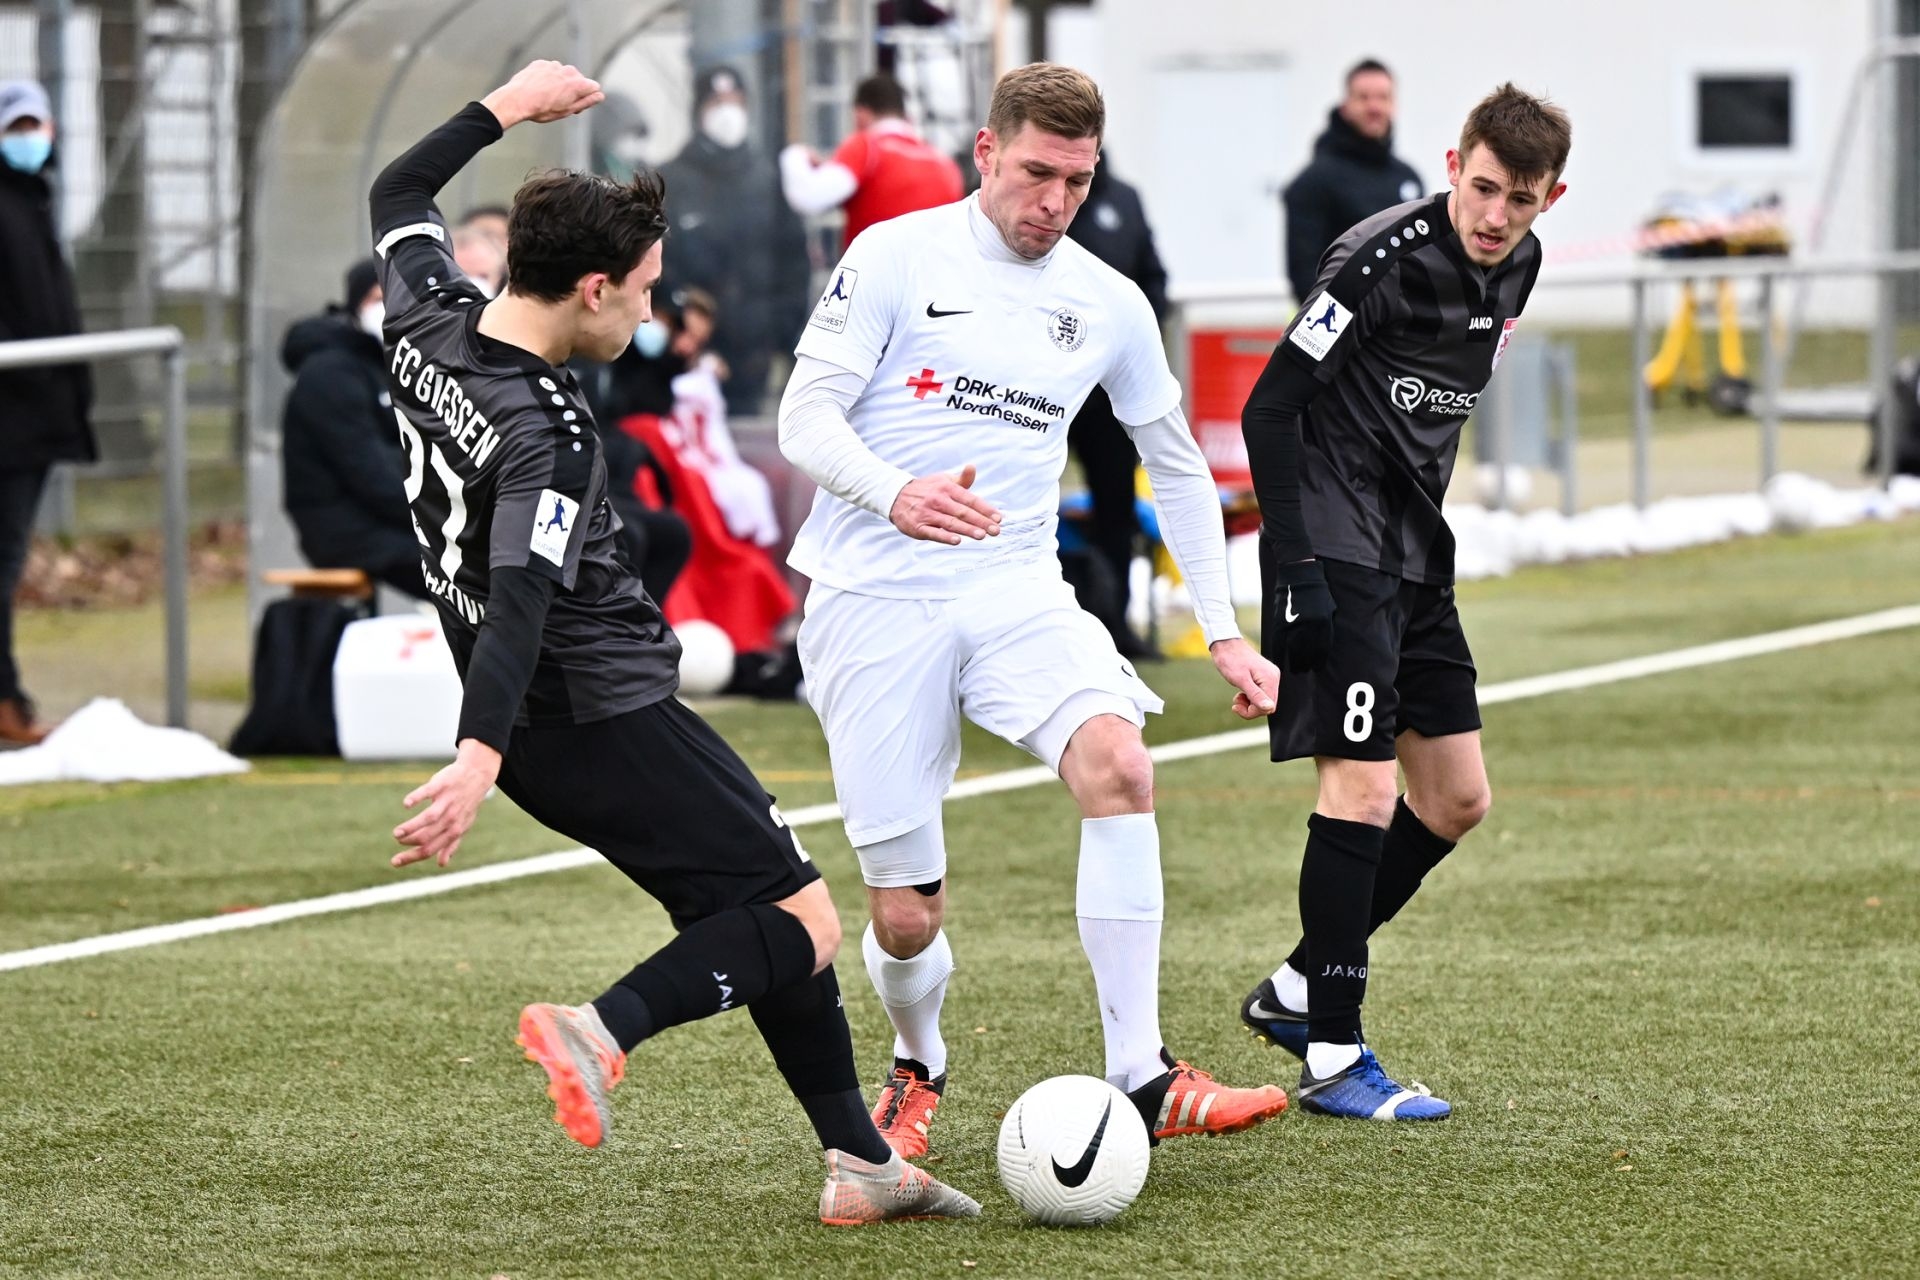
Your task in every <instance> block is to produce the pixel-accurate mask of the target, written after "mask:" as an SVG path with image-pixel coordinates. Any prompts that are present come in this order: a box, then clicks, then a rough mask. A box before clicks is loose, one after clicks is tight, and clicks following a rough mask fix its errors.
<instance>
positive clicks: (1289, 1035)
mask: <svg viewBox="0 0 1920 1280" xmlns="http://www.w3.org/2000/svg"><path fill="white" fill-rule="evenodd" d="M1240 1021H1242V1022H1244V1023H1246V1024H1247V1030H1249V1031H1251V1032H1253V1038H1254V1039H1256V1040H1259V1041H1262V1042H1264V1043H1266V1044H1270V1045H1275V1046H1277V1047H1279V1048H1282V1049H1285V1050H1286V1051H1287V1052H1288V1053H1290V1054H1292V1055H1293V1056H1294V1057H1296V1058H1299V1059H1301V1060H1302V1061H1305V1059H1306V1056H1307V1015H1306V1014H1304V1013H1297V1012H1295V1011H1294V1010H1292V1009H1289V1008H1287V1006H1285V1005H1284V1004H1281V1003H1280V997H1279V995H1278V994H1276V993H1275V991H1274V989H1273V979H1272V978H1263V979H1261V982H1260V985H1259V986H1257V987H1255V988H1254V989H1253V990H1252V991H1251V992H1249V993H1248V994H1247V998H1246V999H1245V1000H1242V1001H1241V1002H1240Z"/></svg>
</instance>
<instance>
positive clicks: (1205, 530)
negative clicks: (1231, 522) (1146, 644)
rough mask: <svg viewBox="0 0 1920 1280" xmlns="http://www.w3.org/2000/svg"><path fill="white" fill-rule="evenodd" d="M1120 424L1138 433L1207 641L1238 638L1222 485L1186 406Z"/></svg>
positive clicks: (1165, 528) (1166, 536)
mask: <svg viewBox="0 0 1920 1280" xmlns="http://www.w3.org/2000/svg"><path fill="white" fill-rule="evenodd" d="M1121 425H1122V426H1125V427H1126V431H1127V434H1128V435H1130V436H1132V437H1133V446H1134V448H1136V449H1138V450H1139V451H1140V463H1141V465H1142V466H1144V467H1146V469H1147V479H1149V480H1151V481H1152V482H1153V505H1154V506H1155V507H1157V508H1159V511H1160V538H1161V541H1163V542H1165V543H1166V544H1167V550H1168V551H1171V552H1172V553H1173V562H1174V563H1175V564H1177V565H1179V566H1180V572H1181V574H1182V575H1183V576H1184V577H1185V578H1186V580H1187V590H1188V592H1189V593H1190V594H1191V595H1192V597H1193V614H1194V617H1195V618H1197V619H1199V622H1200V630H1201V633H1202V634H1203V635H1205V636H1206V638H1207V643H1208V644H1213V643H1214V642H1215V641H1217V640H1235V639H1238V638H1239V636H1240V622H1239V619H1238V618H1236V617H1235V616H1234V612H1233V595H1232V592H1231V591H1230V590H1229V589H1228V585H1227V530H1226V525H1225V523H1224V522H1223V521H1222V520H1221V518H1220V489H1219V486H1218V485H1216V484H1215V483H1214V480H1213V470H1212V469H1211V468H1210V467H1208V466H1207V458H1206V455H1205V454H1203V453H1201V452H1200V446H1199V444H1198V443H1197V442H1195V440H1194V438H1193V431H1192V429H1191V428H1189V427H1188V426H1187V415H1186V412H1185V411H1184V410H1182V409H1181V408H1180V406H1179V405H1175V406H1174V407H1173V411H1172V412H1170V413H1168V414H1167V415H1166V416H1164V417H1161V418H1156V419H1154V420H1153V421H1152V422H1143V423H1141V424H1139V425H1138V426H1127V424H1125V423H1122V424H1121Z"/></svg>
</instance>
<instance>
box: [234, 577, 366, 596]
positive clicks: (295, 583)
mask: <svg viewBox="0 0 1920 1280" xmlns="http://www.w3.org/2000/svg"><path fill="white" fill-rule="evenodd" d="M260 580H261V581H262V582H264V583H266V584H267V585H268V586H271V587H288V588H291V589H292V591H293V594H294V595H295V597H297V598H301V599H321V600H371V599H373V579H372V578H369V577H368V576H367V575H366V574H365V573H364V572H362V571H361V570H359V569H268V570H267V571H266V572H265V573H262V574H261V575H260Z"/></svg>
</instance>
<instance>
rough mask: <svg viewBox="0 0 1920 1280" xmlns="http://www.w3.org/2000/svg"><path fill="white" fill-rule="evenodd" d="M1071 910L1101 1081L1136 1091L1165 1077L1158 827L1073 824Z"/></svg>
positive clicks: (1139, 819) (1141, 819) (1140, 819)
mask: <svg viewBox="0 0 1920 1280" xmlns="http://www.w3.org/2000/svg"><path fill="white" fill-rule="evenodd" d="M1076 897H1077V902H1076V909H1077V911H1078V914H1079V917H1080V945H1081V946H1082V947H1084V948H1085V949H1086V952H1087V959H1088V961H1089V962H1091V963H1092V965H1093V986H1094V991H1095V992H1096V993H1097V994H1098V996H1099V997H1100V1031H1101V1033H1102V1034H1103V1035H1104V1036H1105V1037H1106V1043H1107V1072H1106V1075H1107V1079H1108V1080H1109V1081H1111V1082H1112V1083H1113V1084H1114V1085H1115V1086H1117V1087H1118V1088H1120V1089H1122V1090H1132V1089H1137V1088H1139V1087H1140V1086H1141V1085H1143V1084H1145V1083H1146V1082H1147V1081H1149V1080H1151V1079H1153V1078H1154V1077H1156V1076H1160V1075H1164V1074H1166V1070H1167V1066H1166V1063H1165V1062H1163V1061H1161V1058H1160V1050H1161V1048H1162V1047H1163V1045H1164V1043H1165V1042H1164V1041H1163V1040H1162V1039H1161V1038H1160V918H1161V915H1162V913H1163V905H1162V904H1163V897H1162V891H1161V886H1160V828H1159V826H1158V825H1157V824H1156V823H1155V822H1154V817H1153V815H1152V814H1150V813H1127V814H1121V815H1119V816H1118V817H1113V818H1086V819H1083V820H1082V821H1081V823H1080V875H1079V886H1078V893H1077V895H1076Z"/></svg>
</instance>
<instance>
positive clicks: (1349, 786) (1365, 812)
mask: <svg viewBox="0 0 1920 1280" xmlns="http://www.w3.org/2000/svg"><path fill="white" fill-rule="evenodd" d="M1399 798H1400V797H1399V786H1398V776H1397V774H1396V772H1395V770H1394V766H1393V762H1392V761H1387V762H1385V763H1384V764H1383V763H1380V762H1376V761H1360V760H1327V761H1323V762H1322V764H1321V767H1320V798H1319V802H1318V803H1317V804H1315V805H1314V812H1316V813H1320V814H1324V815H1325V816H1327V817H1329V818H1338V819H1340V820H1341V821H1343V822H1364V823H1366V824H1367V825H1368V826H1370V827H1385V826H1388V825H1390V824H1391V823H1392V822H1393V809H1394V805H1395V804H1397V803H1398V801H1399Z"/></svg>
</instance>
